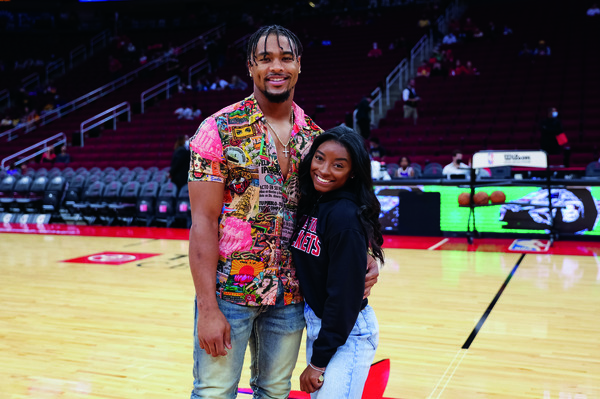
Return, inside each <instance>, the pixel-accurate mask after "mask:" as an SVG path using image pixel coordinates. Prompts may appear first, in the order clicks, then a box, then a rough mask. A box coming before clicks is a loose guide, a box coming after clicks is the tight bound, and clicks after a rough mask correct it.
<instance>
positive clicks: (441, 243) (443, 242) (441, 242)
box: [427, 238, 450, 251]
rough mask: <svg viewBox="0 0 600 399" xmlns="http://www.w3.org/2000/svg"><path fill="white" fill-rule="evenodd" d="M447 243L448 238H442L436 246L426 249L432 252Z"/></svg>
mask: <svg viewBox="0 0 600 399" xmlns="http://www.w3.org/2000/svg"><path fill="white" fill-rule="evenodd" d="M448 241H450V239H449V238H444V239H443V240H442V241H440V242H438V243H437V244H434V245H432V246H430V247H429V248H427V250H428V251H433V250H434V249H436V248H438V247H441V246H442V245H444V244H445V243H447V242H448Z"/></svg>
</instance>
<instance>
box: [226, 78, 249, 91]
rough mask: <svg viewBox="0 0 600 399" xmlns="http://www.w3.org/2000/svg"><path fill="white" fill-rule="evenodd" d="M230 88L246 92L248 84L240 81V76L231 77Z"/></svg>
mask: <svg viewBox="0 0 600 399" xmlns="http://www.w3.org/2000/svg"><path fill="white" fill-rule="evenodd" d="M229 88H230V89H231V90H246V89H247V88H248V83H246V82H244V81H243V80H242V79H240V77H239V76H237V75H233V76H232V77H231V83H229Z"/></svg>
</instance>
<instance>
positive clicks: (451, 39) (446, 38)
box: [442, 32, 457, 44]
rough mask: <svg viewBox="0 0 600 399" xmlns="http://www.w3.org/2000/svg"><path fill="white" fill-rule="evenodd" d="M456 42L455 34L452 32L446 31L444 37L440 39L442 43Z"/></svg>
mask: <svg viewBox="0 0 600 399" xmlns="http://www.w3.org/2000/svg"><path fill="white" fill-rule="evenodd" d="M456 42H457V40H456V36H455V35H454V33H452V32H448V34H447V35H446V36H444V39H443V40H442V43H444V44H454V43H456Z"/></svg>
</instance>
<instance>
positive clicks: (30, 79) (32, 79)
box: [21, 72, 40, 89]
mask: <svg viewBox="0 0 600 399" xmlns="http://www.w3.org/2000/svg"><path fill="white" fill-rule="evenodd" d="M33 83H36V85H37V86H39V85H40V75H39V74H38V73H37V72H34V73H32V74H31V75H27V76H25V77H24V78H23V79H21V87H23V88H25V89H26V88H27V87H29V86H31V85H32V84H33Z"/></svg>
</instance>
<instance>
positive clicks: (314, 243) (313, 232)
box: [292, 217, 321, 256]
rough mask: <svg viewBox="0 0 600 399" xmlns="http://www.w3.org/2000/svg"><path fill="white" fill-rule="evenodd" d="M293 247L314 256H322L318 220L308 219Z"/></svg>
mask: <svg viewBox="0 0 600 399" xmlns="http://www.w3.org/2000/svg"><path fill="white" fill-rule="evenodd" d="M292 247H294V248H296V249H297V250H300V251H302V252H306V253H307V254H311V255H314V256H319V255H320V254H321V241H320V240H319V236H318V235H317V218H312V217H311V218H307V219H306V222H304V226H303V227H302V230H300V232H299V233H298V238H296V241H294V243H293V244H292Z"/></svg>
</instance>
